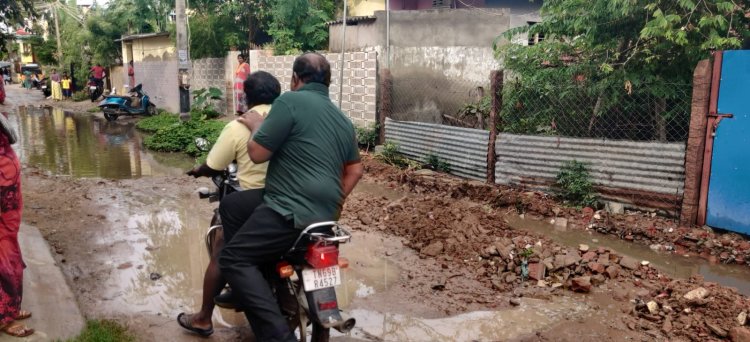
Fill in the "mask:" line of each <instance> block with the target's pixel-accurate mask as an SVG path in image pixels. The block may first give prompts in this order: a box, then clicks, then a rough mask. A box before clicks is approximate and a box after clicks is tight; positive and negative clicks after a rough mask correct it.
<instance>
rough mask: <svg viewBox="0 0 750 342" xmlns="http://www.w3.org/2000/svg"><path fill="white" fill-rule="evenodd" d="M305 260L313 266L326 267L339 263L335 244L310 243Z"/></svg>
mask: <svg viewBox="0 0 750 342" xmlns="http://www.w3.org/2000/svg"><path fill="white" fill-rule="evenodd" d="M305 260H307V263H308V264H310V266H312V267H313V268H326V267H331V266H336V265H338V264H339V249H338V247H336V246H330V245H329V246H323V245H318V244H311V245H310V246H308V248H307V253H305Z"/></svg>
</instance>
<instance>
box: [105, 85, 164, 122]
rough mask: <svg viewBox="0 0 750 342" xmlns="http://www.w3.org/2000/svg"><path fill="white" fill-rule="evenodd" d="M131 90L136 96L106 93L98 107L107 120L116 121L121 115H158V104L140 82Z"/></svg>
mask: <svg viewBox="0 0 750 342" xmlns="http://www.w3.org/2000/svg"><path fill="white" fill-rule="evenodd" d="M130 92H131V93H134V94H135V96H120V95H104V100H102V101H101V102H99V105H98V107H99V108H101V109H102V112H103V113H104V118H105V119H107V121H115V120H117V118H118V117H119V116H120V115H131V116H132V115H149V116H150V115H156V105H154V104H153V103H152V102H151V98H150V97H149V96H148V94H146V92H145V91H143V87H142V86H141V85H140V84H139V85H137V86H135V87H134V88H133V89H132V90H131V91H130ZM139 102H140V103H139Z"/></svg>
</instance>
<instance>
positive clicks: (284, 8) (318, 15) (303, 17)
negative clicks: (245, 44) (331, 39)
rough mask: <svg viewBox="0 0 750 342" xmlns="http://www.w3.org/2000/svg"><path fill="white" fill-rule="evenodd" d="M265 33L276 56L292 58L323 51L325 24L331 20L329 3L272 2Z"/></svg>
mask: <svg viewBox="0 0 750 342" xmlns="http://www.w3.org/2000/svg"><path fill="white" fill-rule="evenodd" d="M272 1H273V6H272V8H271V23H270V25H269V30H268V33H269V34H270V35H271V36H272V37H273V42H274V50H275V52H276V53H278V54H296V53H299V52H300V51H310V50H317V49H320V48H323V47H324V45H325V43H326V42H327V41H328V28H327V27H326V24H325V23H326V22H327V21H330V20H331V18H333V15H334V12H335V10H336V6H335V5H334V3H333V1H332V0H272Z"/></svg>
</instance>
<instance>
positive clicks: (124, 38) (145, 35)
mask: <svg viewBox="0 0 750 342" xmlns="http://www.w3.org/2000/svg"><path fill="white" fill-rule="evenodd" d="M164 36H169V32H156V33H142V34H132V35H129V36H122V38H120V39H115V41H116V42H127V41H131V40H136V39H144V38H154V37H164Z"/></svg>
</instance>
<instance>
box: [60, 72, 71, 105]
mask: <svg viewBox="0 0 750 342" xmlns="http://www.w3.org/2000/svg"><path fill="white" fill-rule="evenodd" d="M60 83H61V84H62V92H63V97H64V98H65V99H69V98H70V97H71V96H72V94H71V92H70V88H71V85H72V84H71V83H72V82H71V80H70V77H68V73H67V72H65V73H63V77H62V81H60Z"/></svg>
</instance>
